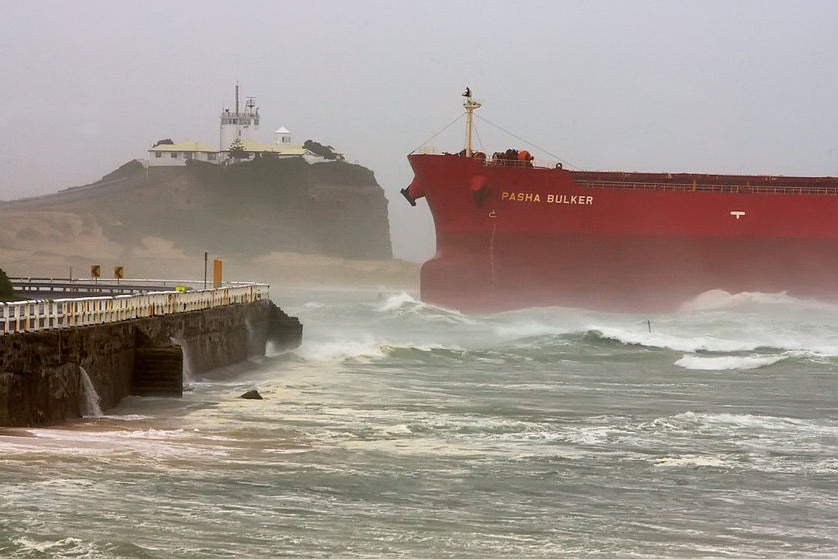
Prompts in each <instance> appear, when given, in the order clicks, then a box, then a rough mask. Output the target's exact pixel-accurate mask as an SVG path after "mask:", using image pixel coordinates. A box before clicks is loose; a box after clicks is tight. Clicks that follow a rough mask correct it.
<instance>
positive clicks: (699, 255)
mask: <svg viewBox="0 0 838 559" xmlns="http://www.w3.org/2000/svg"><path fill="white" fill-rule="evenodd" d="M408 159H409V161H410V164H411V166H412V167H413V170H414V173H415V178H414V180H413V182H412V183H411V185H410V186H409V187H408V188H407V189H405V191H404V194H405V195H406V197H407V198H408V199H409V200H415V199H417V198H422V197H424V198H425V199H426V200H427V202H428V206H429V207H430V210H431V213H432V214H433V219H434V224H435V228H436V239H437V251H436V255H435V256H434V258H432V259H431V260H429V261H428V262H426V263H425V264H423V266H422V271H421V298H422V300H423V301H426V302H429V303H432V304H436V305H440V306H444V307H448V308H453V309H458V310H461V311H465V312H493V311H503V310H510V309H515V308H523V307H530V306H552V305H557V306H573V307H585V308H596V309H606V310H618V311H641V310H642V311H664V310H670V309H673V308H676V307H677V306H678V305H679V304H681V303H683V302H685V301H687V300H689V299H691V298H693V297H695V296H697V295H699V294H701V293H703V292H705V291H708V290H712V289H721V290H725V291H728V292H731V293H737V292H742V291H760V292H779V291H785V292H787V293H789V294H790V295H793V296H802V297H815V298H821V299H834V298H835V295H836V294H838V179H836V178H830V177H827V178H808V177H765V176H739V175H694V174H677V175H672V174H665V173H622V172H603V173H598V172H580V171H567V170H563V169H549V168H539V167H532V166H530V165H529V164H528V163H527V162H523V163H521V162H513V161H495V162H494V163H493V162H487V161H485V160H482V159H478V158H470V157H463V156H458V155H424V154H414V155H411V156H409V158H408Z"/></svg>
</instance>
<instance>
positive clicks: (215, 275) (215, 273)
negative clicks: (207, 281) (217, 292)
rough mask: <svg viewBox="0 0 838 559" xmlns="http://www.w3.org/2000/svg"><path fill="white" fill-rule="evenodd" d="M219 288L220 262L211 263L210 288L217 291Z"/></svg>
mask: <svg viewBox="0 0 838 559" xmlns="http://www.w3.org/2000/svg"><path fill="white" fill-rule="evenodd" d="M219 287H221V260H218V259H216V260H213V261H212V288H213V289H218V288H219Z"/></svg>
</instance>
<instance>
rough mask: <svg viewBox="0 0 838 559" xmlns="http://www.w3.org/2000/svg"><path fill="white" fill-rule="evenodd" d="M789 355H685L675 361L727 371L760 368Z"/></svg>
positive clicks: (712, 369)
mask: <svg viewBox="0 0 838 559" xmlns="http://www.w3.org/2000/svg"><path fill="white" fill-rule="evenodd" d="M787 357H788V356H787V355H785V354H782V355H741V356H740V355H724V356H718V357H704V356H699V355H685V356H683V357H682V358H681V359H679V360H677V361H676V362H675V365H677V366H679V367H683V368H684V369H692V370H697V371H725V370H732V369H746V370H747V369H759V368H761V367H767V366H769V365H773V364H774V363H779V362H780V361H783V360H785V359H786V358H787Z"/></svg>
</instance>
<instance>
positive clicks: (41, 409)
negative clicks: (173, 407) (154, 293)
mask: <svg viewBox="0 0 838 559" xmlns="http://www.w3.org/2000/svg"><path fill="white" fill-rule="evenodd" d="M301 340H302V325H301V324H300V322H299V320H297V319H296V318H295V317H289V316H288V315H286V314H285V313H284V312H283V311H282V310H281V309H279V308H278V307H277V306H276V305H274V304H273V303H272V302H271V301H269V300H262V301H255V302H252V303H242V304H232V305H226V306H223V307H216V308H211V309H205V310H196V311H190V312H181V313H175V314H169V315H164V316H151V317H147V318H138V319H133V320H125V321H121V322H116V323H111V324H101V325H92V326H81V327H76V328H62V329H56V330H46V331H39V332H24V333H18V334H13V335H5V336H0V426H7V427H26V426H43V425H54V424H58V423H62V422H66V421H68V420H72V419H76V418H79V417H81V416H82V415H84V413H85V412H84V405H85V401H86V395H85V389H84V382H85V378H84V377H85V375H86V376H87V377H88V378H89V380H90V382H92V384H93V386H94V388H95V390H96V392H97V393H98V395H99V397H100V398H101V403H100V407H101V409H102V410H107V409H109V408H112V407H113V406H115V405H116V404H117V403H119V401H120V400H121V399H122V398H124V397H125V396H129V395H132V394H138V395H146V394H157V393H159V394H166V395H172V396H179V395H180V391H181V390H182V385H183V378H182V373H183V364H184V363H183V361H184V358H188V359H189V362H188V363H187V366H188V367H189V370H190V371H192V372H194V373H200V372H203V371H207V370H210V369H214V368H216V367H222V366H225V365H231V364H234V363H238V362H241V361H243V360H245V359H247V358H248V357H250V356H254V355H264V352H265V348H266V346H267V344H268V343H269V342H270V343H271V344H272V345H273V346H274V347H276V348H277V349H290V348H294V347H296V346H298V345H299V344H300V342H301Z"/></svg>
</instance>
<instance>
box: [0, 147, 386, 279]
mask: <svg viewBox="0 0 838 559" xmlns="http://www.w3.org/2000/svg"><path fill="white" fill-rule="evenodd" d="M0 220H2V222H3V227H2V229H0V253H2V254H5V255H12V256H15V255H17V257H18V259H20V257H21V256H22V255H37V254H43V253H45V252H46V253H48V254H55V255H57V256H59V255H60V256H62V257H64V259H65V261H66V262H67V263H69V264H70V265H72V262H73V260H72V258H73V257H77V260H78V261H81V262H87V263H92V262H96V260H95V259H96V258H99V259H105V261H108V260H109V259H111V260H118V261H119V263H121V264H122V265H125V266H133V268H134V269H136V268H137V267H138V266H136V265H133V264H132V262H133V261H137V260H138V259H143V258H146V259H151V258H154V257H155V256H160V255H161V253H169V254H184V255H187V254H188V255H190V256H191V255H194V254H203V252H204V251H209V252H210V254H218V255H225V256H230V255H238V256H242V257H248V258H252V257H256V256H259V255H264V254H270V253H278V252H290V253H300V254H311V255H324V256H334V257H340V258H348V259H373V260H389V259H391V258H392V248H391V243H390V233H389V222H388V217H387V199H386V197H385V196H384V191H383V189H382V188H381V187H380V186H379V185H378V184H377V183H376V180H375V176H374V174H373V172H372V171H370V170H369V169H366V168H365V167H362V166H360V165H355V164H351V163H347V162H345V161H329V162H323V163H315V164H311V165H310V164H308V163H306V162H305V161H304V160H302V159H300V158H290V159H270V158H257V159H255V160H252V161H245V162H241V163H236V164H232V165H213V164H209V163H200V162H190V164H189V165H188V166H186V167H150V168H147V167H144V166H143V165H142V164H141V163H140V162H139V161H132V162H129V163H127V164H125V165H123V166H122V167H120V168H119V169H117V170H116V171H114V172H112V173H110V174H108V175H106V176H105V177H103V178H102V180H100V181H98V182H95V183H92V184H89V185H85V186H80V187H74V188H69V189H66V190H62V191H60V192H57V193H55V194H50V195H46V196H40V197H36V198H27V199H22V200H16V201H12V202H5V203H2V204H0ZM91 259H93V260H91Z"/></svg>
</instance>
